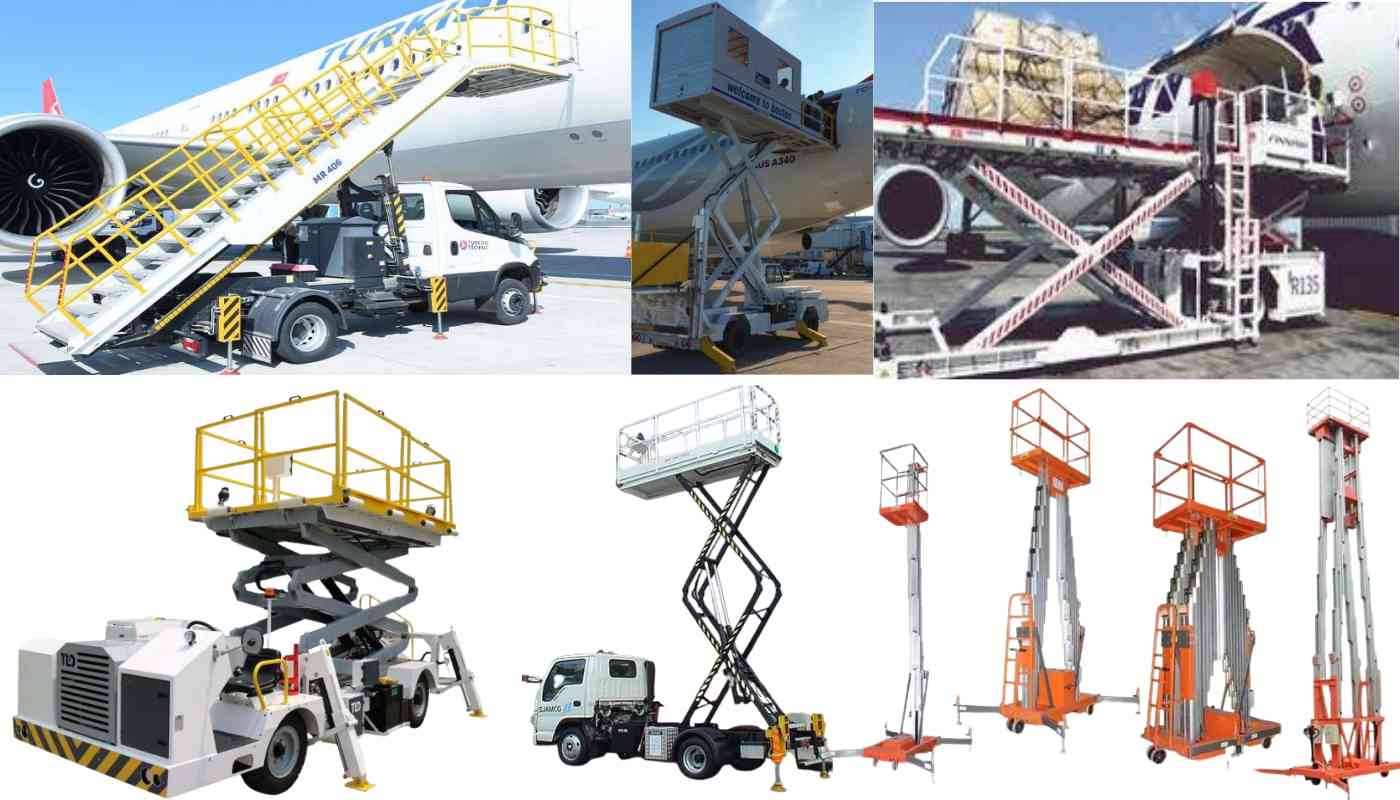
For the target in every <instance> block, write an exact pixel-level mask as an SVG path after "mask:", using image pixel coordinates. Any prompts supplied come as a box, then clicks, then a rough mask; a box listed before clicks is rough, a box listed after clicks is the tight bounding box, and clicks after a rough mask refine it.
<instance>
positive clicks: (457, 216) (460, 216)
mask: <svg viewBox="0 0 1400 800" xmlns="http://www.w3.org/2000/svg"><path fill="white" fill-rule="evenodd" d="M447 213H448V214H449V215H450V216H451V217H452V221H453V222H455V223H457V225H458V226H459V227H462V228H466V229H467V230H470V231H475V230H480V229H481V226H480V223H479V222H478V221H477V217H476V203H475V202H473V199H472V193H471V192H462V191H456V192H448V193H447Z"/></svg>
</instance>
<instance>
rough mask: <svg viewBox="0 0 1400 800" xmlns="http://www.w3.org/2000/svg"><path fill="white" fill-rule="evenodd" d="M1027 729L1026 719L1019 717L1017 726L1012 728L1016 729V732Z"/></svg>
mask: <svg viewBox="0 0 1400 800" xmlns="http://www.w3.org/2000/svg"><path fill="white" fill-rule="evenodd" d="M1025 729H1026V723H1025V720H1019V719H1018V720H1016V727H1014V728H1012V730H1013V731H1015V732H1016V733H1020V732H1021V731H1024V730H1025Z"/></svg>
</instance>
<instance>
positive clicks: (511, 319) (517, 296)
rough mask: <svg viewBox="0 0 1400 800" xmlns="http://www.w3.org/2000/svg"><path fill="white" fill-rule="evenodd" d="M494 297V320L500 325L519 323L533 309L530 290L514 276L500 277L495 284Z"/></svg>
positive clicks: (533, 303) (528, 315) (525, 318)
mask: <svg viewBox="0 0 1400 800" xmlns="http://www.w3.org/2000/svg"><path fill="white" fill-rule="evenodd" d="M495 299H496V321H497V322H499V323H501V324H502V325H519V324H520V323H522V322H524V321H525V320H527V319H529V318H530V314H532V313H533V312H534V310H535V301H534V299H533V298H532V297H531V296H530V290H529V289H528V288H527V287H526V286H525V284H523V283H521V282H520V281H518V280H516V279H515V278H502V279H501V282H500V283H498V284H496V297H495Z"/></svg>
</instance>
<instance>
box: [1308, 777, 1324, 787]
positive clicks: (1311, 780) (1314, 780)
mask: <svg viewBox="0 0 1400 800" xmlns="http://www.w3.org/2000/svg"><path fill="white" fill-rule="evenodd" d="M1308 783H1311V784H1312V785H1313V786H1320V785H1322V779H1321V778H1308Z"/></svg>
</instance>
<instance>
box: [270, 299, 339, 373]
mask: <svg viewBox="0 0 1400 800" xmlns="http://www.w3.org/2000/svg"><path fill="white" fill-rule="evenodd" d="M335 337H336V322H335V317H334V316H333V315H332V314H331V312H330V311H329V310H328V309H326V307H325V306H323V305H321V304H320V303H312V302H306V303H302V304H301V305H298V306H296V307H294V308H293V309H292V310H291V313H289V314H287V317H286V319H283V320H282V330H281V331H280V332H279V333H278V336H277V355H278V356H279V357H280V358H281V359H282V360H283V361H287V362H290V363H292V364H309V363H311V362H312V361H320V360H321V359H323V358H325V357H326V356H328V355H330V354H331V350H333V349H335Z"/></svg>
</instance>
